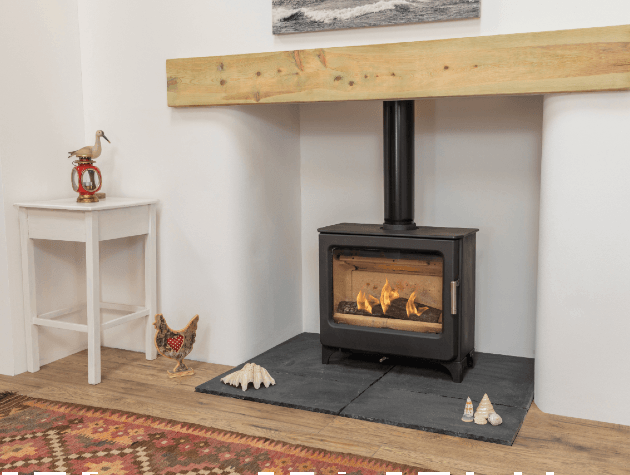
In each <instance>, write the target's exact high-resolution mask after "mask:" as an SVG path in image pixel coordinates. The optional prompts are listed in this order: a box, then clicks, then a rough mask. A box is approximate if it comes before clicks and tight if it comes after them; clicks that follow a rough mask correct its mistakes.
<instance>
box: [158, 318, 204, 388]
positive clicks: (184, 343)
mask: <svg viewBox="0 0 630 475" xmlns="http://www.w3.org/2000/svg"><path fill="white" fill-rule="evenodd" d="M197 322H199V315H195V316H194V317H193V318H192V319H191V320H190V322H188V325H186V326H185V327H184V328H183V329H181V330H178V331H175V330H172V329H171V327H169V326H168V325H167V324H166V320H165V319H164V316H163V315H162V314H161V313H158V314H157V315H156V316H155V322H154V323H153V326H155V330H156V332H155V347H156V348H157V350H158V351H159V353H160V354H161V355H162V356H166V357H167V358H170V359H172V360H175V361H177V365H176V366H175V368H173V371H167V373H168V375H169V376H168V377H169V378H177V377H180V376H189V375H192V374H195V372H194V371H193V370H192V368H189V367H188V366H186V365H185V364H184V358H186V356H188V354H189V353H190V352H191V350H192V347H193V344H194V343H195V336H196V334H197Z"/></svg>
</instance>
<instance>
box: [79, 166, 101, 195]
mask: <svg viewBox="0 0 630 475" xmlns="http://www.w3.org/2000/svg"><path fill="white" fill-rule="evenodd" d="M81 185H83V189H84V190H85V191H96V190H98V188H99V186H101V177H100V175H99V173H98V172H97V171H96V170H94V169H91V168H88V169H87V170H83V173H81Z"/></svg>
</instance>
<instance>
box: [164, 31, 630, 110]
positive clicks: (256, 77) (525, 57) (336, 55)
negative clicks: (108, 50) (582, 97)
mask: <svg viewBox="0 0 630 475" xmlns="http://www.w3.org/2000/svg"><path fill="white" fill-rule="evenodd" d="M166 75H167V96H168V105H169V106H171V107H185V106H216V105H237V104H257V103H260V104H273V103H300V102H325V101H360V100H392V99H416V98H422V97H451V96H487V95H506V94H547V93H559V92H591V91H615V90H624V89H630V25H622V26H611V27H603V28H587V29H580V30H563V31H547V32H540V33H519V34H513V35H498V36H479V37H473V38H458V39H449V40H435V41H416V42H411V43H393V44H380V45H368V46H348V47H339V48H323V49H310V50H296V51H282V52H272V53H255V54H240V55H231V56H213V57H207V58H186V59H169V60H167V61H166Z"/></svg>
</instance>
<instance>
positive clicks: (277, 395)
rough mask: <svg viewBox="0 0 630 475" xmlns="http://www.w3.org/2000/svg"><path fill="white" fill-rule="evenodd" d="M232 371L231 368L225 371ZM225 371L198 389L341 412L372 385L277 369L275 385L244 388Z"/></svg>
mask: <svg viewBox="0 0 630 475" xmlns="http://www.w3.org/2000/svg"><path fill="white" fill-rule="evenodd" d="M229 373H231V371H229V372H228V373H225V374H229ZM225 374H223V375H221V376H219V377H217V378H214V379H211V380H210V381H208V382H206V383H203V384H201V385H199V386H197V388H195V390H196V391H197V392H201V393H208V394H216V395H218V396H228V397H233V398H238V399H245V400H248V401H256V402H263V403H267V404H274V405H276V406H284V407H292V408H294V409H304V410H307V411H313V412H323V413H326V414H339V412H340V411H341V410H342V409H343V408H344V407H345V406H346V405H347V404H348V402H349V401H351V400H353V399H354V398H356V397H357V396H359V394H361V392H362V391H363V390H364V389H365V388H366V387H367V386H368V384H366V385H357V384H356V383H354V382H343V381H334V380H329V381H327V380H324V379H321V378H317V377H307V376H301V375H296V374H291V373H285V372H280V371H274V372H273V373H271V376H272V377H273V378H274V379H275V381H276V384H275V385H273V386H269V387H268V388H265V387H264V386H261V387H260V389H254V388H253V387H252V386H251V384H250V386H249V389H247V391H243V390H242V389H241V387H240V386H239V387H238V388H235V387H234V386H230V385H228V384H225V383H222V382H221V381H220V378H222V377H223V376H225Z"/></svg>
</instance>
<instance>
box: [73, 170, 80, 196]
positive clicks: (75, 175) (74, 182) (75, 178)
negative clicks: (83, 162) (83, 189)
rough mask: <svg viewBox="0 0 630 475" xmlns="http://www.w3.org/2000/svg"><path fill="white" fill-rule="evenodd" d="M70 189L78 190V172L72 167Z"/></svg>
mask: <svg viewBox="0 0 630 475" xmlns="http://www.w3.org/2000/svg"><path fill="white" fill-rule="evenodd" d="M72 189H73V190H74V191H79V173H78V172H77V169H76V168H73V169H72Z"/></svg>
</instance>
